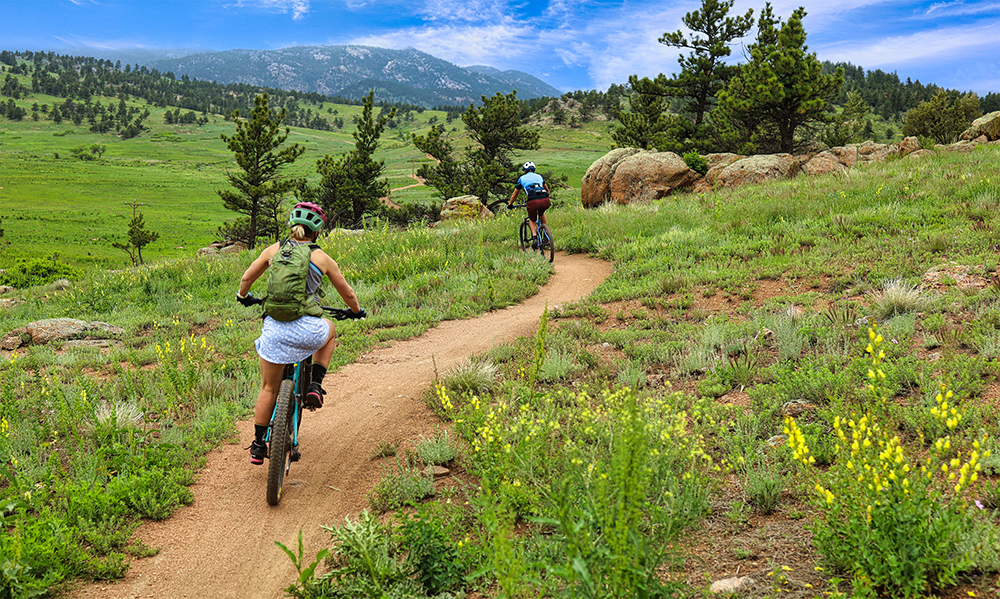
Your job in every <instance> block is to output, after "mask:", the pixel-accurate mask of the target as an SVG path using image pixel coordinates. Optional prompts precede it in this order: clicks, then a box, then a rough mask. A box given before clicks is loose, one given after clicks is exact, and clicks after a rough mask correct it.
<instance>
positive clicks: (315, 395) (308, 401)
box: [302, 383, 326, 410]
mask: <svg viewBox="0 0 1000 599" xmlns="http://www.w3.org/2000/svg"><path fill="white" fill-rule="evenodd" d="M324 395H326V391H324V390H323V387H320V386H319V384H318V383H309V390H308V391H306V396H305V397H304V398H303V399H302V405H303V406H305V407H306V408H308V409H310V410H315V409H316V408H322V407H323V396H324Z"/></svg>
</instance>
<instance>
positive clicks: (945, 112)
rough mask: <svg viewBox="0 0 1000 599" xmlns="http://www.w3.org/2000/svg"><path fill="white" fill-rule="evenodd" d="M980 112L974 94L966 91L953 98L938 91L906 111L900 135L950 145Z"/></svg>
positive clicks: (946, 93) (944, 92)
mask: <svg viewBox="0 0 1000 599" xmlns="http://www.w3.org/2000/svg"><path fill="white" fill-rule="evenodd" d="M982 114H983V113H982V112H981V111H980V110H979V98H977V97H976V94H974V93H972V92H969V93H967V94H964V95H962V96H961V97H953V94H949V93H948V92H947V91H945V90H940V91H938V93H937V94H935V95H934V97H933V98H931V99H930V100H928V101H926V102H921V103H920V104H918V105H917V107H916V108H913V109H912V110H910V111H909V112H907V113H906V121H905V122H904V123H903V135H913V136H917V137H929V138H931V139H933V140H934V141H936V142H937V143H939V144H949V143H952V142H953V141H955V140H957V139H958V136H959V135H960V134H961V133H962V132H963V131H965V130H966V129H967V128H968V127H969V125H970V124H972V121H974V120H976V119H977V118H979V117H980V116H982Z"/></svg>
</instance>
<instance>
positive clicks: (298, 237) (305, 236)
mask: <svg viewBox="0 0 1000 599" xmlns="http://www.w3.org/2000/svg"><path fill="white" fill-rule="evenodd" d="M317 235H319V231H313V230H312V229H310V228H308V227H306V226H305V225H298V224H296V225H292V239H294V240H295V241H312V240H313V239H315V238H316V236H317Z"/></svg>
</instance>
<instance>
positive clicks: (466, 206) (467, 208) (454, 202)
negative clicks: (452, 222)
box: [441, 195, 493, 220]
mask: <svg viewBox="0 0 1000 599" xmlns="http://www.w3.org/2000/svg"><path fill="white" fill-rule="evenodd" d="M490 216H493V213H492V212H490V209H489V208H487V207H486V206H483V203H482V202H480V201H479V198H477V197H476V196H473V195H466V196H458V197H455V198H448V200H447V201H446V202H445V203H444V205H442V206H441V220H448V219H452V218H465V219H473V218H487V217H490Z"/></svg>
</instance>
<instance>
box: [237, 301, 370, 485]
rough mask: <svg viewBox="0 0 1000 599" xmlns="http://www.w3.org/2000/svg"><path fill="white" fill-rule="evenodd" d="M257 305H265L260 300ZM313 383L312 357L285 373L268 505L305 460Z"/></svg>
mask: <svg viewBox="0 0 1000 599" xmlns="http://www.w3.org/2000/svg"><path fill="white" fill-rule="evenodd" d="M256 303H258V304H260V303H263V300H259V301H257V302H256ZM323 311H324V312H326V313H327V314H329V315H330V316H332V317H333V318H334V319H335V320H346V319H348V318H357V315H356V314H355V313H354V312H352V311H351V310H350V309H347V308H331V307H329V306H323ZM311 382H312V356H309V357H307V358H306V359H305V360H302V361H301V362H296V363H295V364H285V373H284V375H283V376H282V379H281V386H280V387H279V388H278V399H277V401H276V402H275V404H274V412H272V413H271V421H270V422H269V423H268V427H267V433H266V434H265V435H264V442H265V443H267V459H268V465H267V504H268V505H278V502H280V501H281V488H282V486H283V485H284V482H285V475H286V474H288V470H289V469H290V468H291V466H292V462H297V461H299V459H300V458H301V457H302V454H301V453H300V452H299V425H300V424H301V423H302V408H303V399H305V396H306V391H307V390H308V389H309V383H311Z"/></svg>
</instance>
